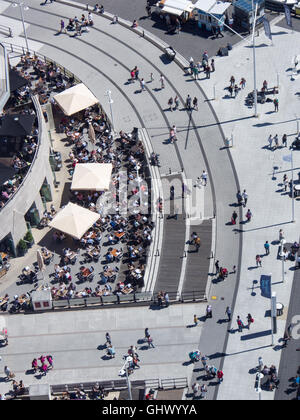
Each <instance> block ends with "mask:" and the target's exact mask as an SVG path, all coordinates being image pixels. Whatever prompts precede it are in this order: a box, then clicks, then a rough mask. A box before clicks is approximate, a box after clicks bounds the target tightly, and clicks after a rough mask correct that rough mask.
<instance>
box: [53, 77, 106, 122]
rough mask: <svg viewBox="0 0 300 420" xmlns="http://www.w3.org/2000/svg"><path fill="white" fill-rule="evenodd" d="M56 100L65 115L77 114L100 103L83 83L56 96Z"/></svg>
mask: <svg viewBox="0 0 300 420" xmlns="http://www.w3.org/2000/svg"><path fill="white" fill-rule="evenodd" d="M54 100H55V101H56V103H57V105H58V106H59V107H60V108H61V109H62V111H63V113H64V114H65V115H73V114H76V112H79V111H81V110H83V109H86V108H88V107H89V106H92V105H95V104H97V103H98V102H99V101H98V99H97V98H96V96H94V95H93V94H92V92H91V91H90V90H89V89H88V88H87V87H86V86H85V85H84V84H83V83H79V84H78V85H76V86H73V87H71V88H69V89H66V90H64V91H63V92H60V93H58V94H57V95H55V96H54Z"/></svg>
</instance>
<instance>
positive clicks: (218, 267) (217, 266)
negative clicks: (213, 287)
mask: <svg viewBox="0 0 300 420" xmlns="http://www.w3.org/2000/svg"><path fill="white" fill-rule="evenodd" d="M215 267H216V275H217V274H218V273H219V272H220V265H219V260H217V261H216V262H215Z"/></svg>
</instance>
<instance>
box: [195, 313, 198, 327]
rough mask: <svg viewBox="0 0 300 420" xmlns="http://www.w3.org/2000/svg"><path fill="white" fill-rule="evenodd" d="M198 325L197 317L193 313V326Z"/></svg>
mask: <svg viewBox="0 0 300 420" xmlns="http://www.w3.org/2000/svg"><path fill="white" fill-rule="evenodd" d="M197 325H198V317H197V315H194V327H197Z"/></svg>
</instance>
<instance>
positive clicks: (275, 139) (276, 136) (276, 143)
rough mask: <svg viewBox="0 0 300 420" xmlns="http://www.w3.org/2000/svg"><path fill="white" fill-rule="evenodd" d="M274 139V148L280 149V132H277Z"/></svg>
mask: <svg viewBox="0 0 300 420" xmlns="http://www.w3.org/2000/svg"><path fill="white" fill-rule="evenodd" d="M273 140H274V149H278V147H279V140H278V134H275V136H274V139H273Z"/></svg>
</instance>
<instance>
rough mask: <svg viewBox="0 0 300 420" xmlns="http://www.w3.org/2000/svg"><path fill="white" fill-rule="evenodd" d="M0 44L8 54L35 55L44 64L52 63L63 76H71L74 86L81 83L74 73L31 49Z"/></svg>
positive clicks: (7, 43) (10, 44)
mask: <svg viewBox="0 0 300 420" xmlns="http://www.w3.org/2000/svg"><path fill="white" fill-rule="evenodd" d="M2 43H3V44H5V46H6V47H7V48H9V49H10V51H9V52H10V53H14V52H16V53H19V54H21V55H24V56H26V54H27V53H29V54H31V55H35V56H36V57H38V58H41V59H42V60H43V61H44V62H45V63H53V64H54V65H55V66H56V67H59V68H60V69H61V70H62V71H63V74H64V75H65V76H68V77H69V76H71V77H73V78H74V82H75V83H76V84H78V83H81V80H80V79H78V77H76V76H75V75H74V73H72V72H71V71H69V70H68V69H66V68H65V67H64V66H62V65H60V64H59V63H56V62H55V61H54V60H51V59H50V58H48V57H46V56H45V55H43V54H40V53H38V52H36V51H34V50H31V49H28V50H27V49H26V48H25V47H21V46H19V45H15V44H12V43H10V42H5V41H4V42H2Z"/></svg>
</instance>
